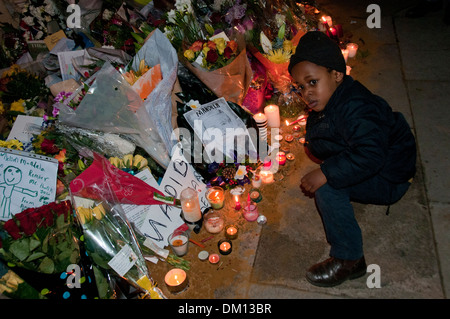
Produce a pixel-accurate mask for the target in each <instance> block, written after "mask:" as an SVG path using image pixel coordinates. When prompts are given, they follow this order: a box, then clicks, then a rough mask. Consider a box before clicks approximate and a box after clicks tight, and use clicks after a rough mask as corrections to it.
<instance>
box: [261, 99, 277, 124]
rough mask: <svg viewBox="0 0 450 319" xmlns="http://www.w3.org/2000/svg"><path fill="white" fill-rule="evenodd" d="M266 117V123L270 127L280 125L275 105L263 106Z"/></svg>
mask: <svg viewBox="0 0 450 319" xmlns="http://www.w3.org/2000/svg"><path fill="white" fill-rule="evenodd" d="M264 114H265V115H266V117H267V124H268V125H269V126H270V127H280V109H279V108H278V106H277V105H274V104H271V105H268V106H266V107H265V108H264Z"/></svg>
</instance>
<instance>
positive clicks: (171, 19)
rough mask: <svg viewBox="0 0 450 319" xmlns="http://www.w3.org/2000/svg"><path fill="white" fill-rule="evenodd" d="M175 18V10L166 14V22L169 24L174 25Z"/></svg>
mask: <svg viewBox="0 0 450 319" xmlns="http://www.w3.org/2000/svg"><path fill="white" fill-rule="evenodd" d="M175 17H176V12H175V10H173V9H172V10H170V11H169V12H168V13H167V20H168V21H169V22H170V23H175Z"/></svg>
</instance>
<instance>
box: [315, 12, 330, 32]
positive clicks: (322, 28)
mask: <svg viewBox="0 0 450 319" xmlns="http://www.w3.org/2000/svg"><path fill="white" fill-rule="evenodd" d="M317 28H318V29H319V31H322V32H324V31H326V30H327V28H328V25H327V19H325V16H323V17H322V19H321V20H320V21H319V23H318V25H317Z"/></svg>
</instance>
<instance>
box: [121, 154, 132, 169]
mask: <svg viewBox="0 0 450 319" xmlns="http://www.w3.org/2000/svg"><path fill="white" fill-rule="evenodd" d="M122 162H123V166H124V167H126V168H132V167H133V154H127V155H125V156H124V157H123V158H122Z"/></svg>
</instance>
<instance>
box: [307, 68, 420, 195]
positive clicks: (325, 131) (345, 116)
mask: <svg viewBox="0 0 450 319" xmlns="http://www.w3.org/2000/svg"><path fill="white" fill-rule="evenodd" d="M306 146H307V147H308V150H309V151H310V152H311V154H312V155H314V156H315V157H317V158H318V159H320V160H322V161H323V162H322V163H321V164H320V167H321V169H322V172H323V173H324V174H325V176H326V178H327V182H328V183H329V184H330V186H332V187H334V188H344V187H348V186H351V185H355V184H358V183H360V182H362V181H364V180H366V179H368V178H371V177H372V176H374V175H376V174H380V175H381V176H382V177H383V178H385V179H386V180H388V181H390V182H392V183H404V182H406V181H408V180H409V179H410V178H411V177H413V176H414V174H415V169H416V143H415V139H414V136H413V134H412V132H411V129H410V127H409V125H408V123H407V122H406V120H405V118H404V116H403V114H401V113H399V112H393V111H392V109H391V107H390V106H389V105H388V103H387V102H386V101H385V100H383V99H382V98H381V97H379V96H376V95H374V94H372V93H371V92H370V91H369V90H368V89H367V88H365V87H364V86H363V85H362V84H361V83H359V82H358V81H355V80H353V78H352V77H350V76H345V77H344V81H343V82H342V83H341V84H340V85H339V86H338V88H337V89H336V91H335V92H334V93H333V95H332V96H331V98H330V100H329V101H328V104H327V105H326V107H325V109H324V110H323V111H322V112H314V111H312V112H311V113H310V115H309V116H308V121H307V124H306Z"/></svg>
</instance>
